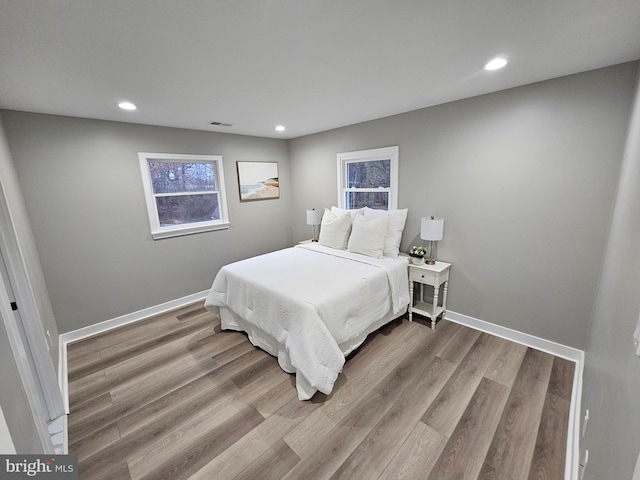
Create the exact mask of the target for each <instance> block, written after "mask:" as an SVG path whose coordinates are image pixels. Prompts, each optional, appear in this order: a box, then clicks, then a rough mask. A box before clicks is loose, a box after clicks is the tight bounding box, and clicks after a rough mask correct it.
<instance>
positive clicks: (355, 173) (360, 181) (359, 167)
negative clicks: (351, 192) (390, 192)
mask: <svg viewBox="0 0 640 480" xmlns="http://www.w3.org/2000/svg"><path fill="white" fill-rule="evenodd" d="M390 185H391V160H389V159H387V160H372V161H369V162H349V163H347V188H377V187H384V188H389V186H390Z"/></svg>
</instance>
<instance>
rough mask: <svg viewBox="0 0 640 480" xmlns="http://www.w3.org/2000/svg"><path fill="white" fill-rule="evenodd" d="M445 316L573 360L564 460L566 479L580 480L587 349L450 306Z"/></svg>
mask: <svg viewBox="0 0 640 480" xmlns="http://www.w3.org/2000/svg"><path fill="white" fill-rule="evenodd" d="M445 318H446V319H447V320H449V321H451V322H454V323H459V324H461V325H465V326H467V327H470V328H473V329H475V330H480V331H482V332H486V333H490V334H491V335H495V336H496V337H500V338H504V339H506V340H511V341H512V342H516V343H520V344H522V345H526V346H527V347H531V348H535V349H536V350H540V351H543V352H546V353H549V354H551V355H555V356H557V357H561V358H565V359H567V360H571V361H573V362H575V364H576V373H575V375H574V377H573V389H572V392H571V407H570V410H569V430H568V432H567V459H566V463H565V480H577V479H578V472H579V459H580V433H579V432H580V412H581V402H582V375H583V372H584V352H583V351H582V350H578V349H577V348H573V347H568V346H566V345H562V344H560V343H556V342H552V341H551V340H545V339H544V338H539V337H536V336H533V335H529V334H528V333H522V332H518V331H517V330H512V329H510V328H507V327H502V326H500V325H496V324H494V323H489V322H485V321H484V320H479V319H477V318H473V317H469V316H467V315H463V314H461V313H456V312H451V311H448V310H447V313H446V314H445Z"/></svg>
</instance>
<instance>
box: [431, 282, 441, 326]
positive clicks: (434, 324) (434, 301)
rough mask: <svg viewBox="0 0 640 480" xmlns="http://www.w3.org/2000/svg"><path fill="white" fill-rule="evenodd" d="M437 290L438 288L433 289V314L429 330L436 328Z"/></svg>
mask: <svg viewBox="0 0 640 480" xmlns="http://www.w3.org/2000/svg"><path fill="white" fill-rule="evenodd" d="M438 290H440V287H439V286H437V285H436V286H435V287H433V313H432V314H431V329H432V330H433V329H435V328H436V312H437V311H438Z"/></svg>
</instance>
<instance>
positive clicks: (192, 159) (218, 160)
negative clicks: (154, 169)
mask: <svg viewBox="0 0 640 480" xmlns="http://www.w3.org/2000/svg"><path fill="white" fill-rule="evenodd" d="M138 159H139V160H140V170H141V173H142V185H143V190H144V196H145V201H146V205H147V215H148V217H149V226H150V229H151V237H152V238H153V239H154V240H159V239H162V238H169V237H177V236H181V235H191V234H194V233H201V232H209V231H213V230H223V229H227V228H229V225H230V224H229V213H228V210H227V194H226V189H225V184H224V169H223V166H222V156H221V155H192V154H179V153H149V152H138ZM150 162H165V163H208V164H212V165H213V170H214V178H215V182H216V187H217V190H207V191H194V192H189V193H177V194H166V193H163V194H156V193H155V192H154V190H153V183H152V179H151V170H150V168H149V163H150ZM203 194H206V195H215V194H217V196H218V207H219V211H220V219H218V220H211V221H207V222H192V223H184V224H181V225H170V226H162V225H160V217H159V214H158V206H157V203H156V198H157V197H160V196H164V197H166V196H184V195H203Z"/></svg>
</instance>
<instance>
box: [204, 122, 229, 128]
mask: <svg viewBox="0 0 640 480" xmlns="http://www.w3.org/2000/svg"><path fill="white" fill-rule="evenodd" d="M209 125H213V126H214V127H233V123H226V122H209Z"/></svg>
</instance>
